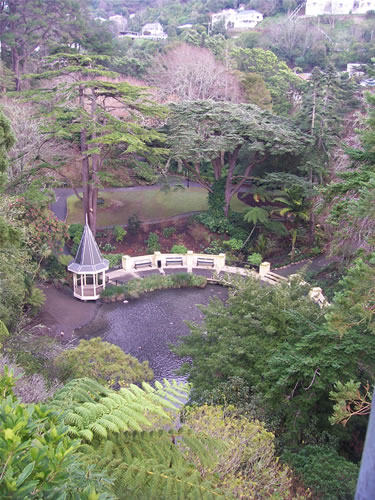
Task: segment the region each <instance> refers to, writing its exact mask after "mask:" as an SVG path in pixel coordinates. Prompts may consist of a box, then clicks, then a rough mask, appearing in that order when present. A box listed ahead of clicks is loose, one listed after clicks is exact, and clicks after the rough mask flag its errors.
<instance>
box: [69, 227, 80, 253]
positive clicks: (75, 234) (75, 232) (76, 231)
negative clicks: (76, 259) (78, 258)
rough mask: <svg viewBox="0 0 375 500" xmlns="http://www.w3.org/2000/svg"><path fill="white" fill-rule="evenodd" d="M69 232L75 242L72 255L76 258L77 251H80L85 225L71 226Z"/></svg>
mask: <svg viewBox="0 0 375 500" xmlns="http://www.w3.org/2000/svg"><path fill="white" fill-rule="evenodd" d="M68 231H69V236H70V239H71V240H72V241H73V245H72V249H71V254H72V255H73V256H75V255H76V253H77V251H78V247H79V244H80V241H81V238H82V234H83V225H82V224H70V226H69V229H68Z"/></svg>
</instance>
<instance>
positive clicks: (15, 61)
mask: <svg viewBox="0 0 375 500" xmlns="http://www.w3.org/2000/svg"><path fill="white" fill-rule="evenodd" d="M11 53H12V70H13V72H14V81H15V85H16V91H17V92H19V91H20V90H21V78H20V58H19V56H18V53H17V49H16V48H15V47H12V52H11Z"/></svg>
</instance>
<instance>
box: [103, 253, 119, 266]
mask: <svg viewBox="0 0 375 500" xmlns="http://www.w3.org/2000/svg"><path fill="white" fill-rule="evenodd" d="M104 258H106V259H107V260H108V261H109V267H110V268H112V267H119V266H121V261H122V254H121V253H107V254H105V255H104Z"/></svg>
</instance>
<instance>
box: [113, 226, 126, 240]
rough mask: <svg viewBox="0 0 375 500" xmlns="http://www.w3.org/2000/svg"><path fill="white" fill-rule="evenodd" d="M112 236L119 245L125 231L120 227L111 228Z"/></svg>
mask: <svg viewBox="0 0 375 500" xmlns="http://www.w3.org/2000/svg"><path fill="white" fill-rule="evenodd" d="M113 236H114V237H115V239H116V241H117V243H121V242H122V241H123V239H124V238H125V236H126V231H125V229H124V228H123V227H122V226H115V227H114V228H113Z"/></svg>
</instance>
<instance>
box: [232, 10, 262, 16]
mask: <svg viewBox="0 0 375 500" xmlns="http://www.w3.org/2000/svg"><path fill="white" fill-rule="evenodd" d="M250 15H252V16H254V15H256V16H262V13H261V12H258V11H257V10H254V9H251V10H238V11H237V16H250Z"/></svg>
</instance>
